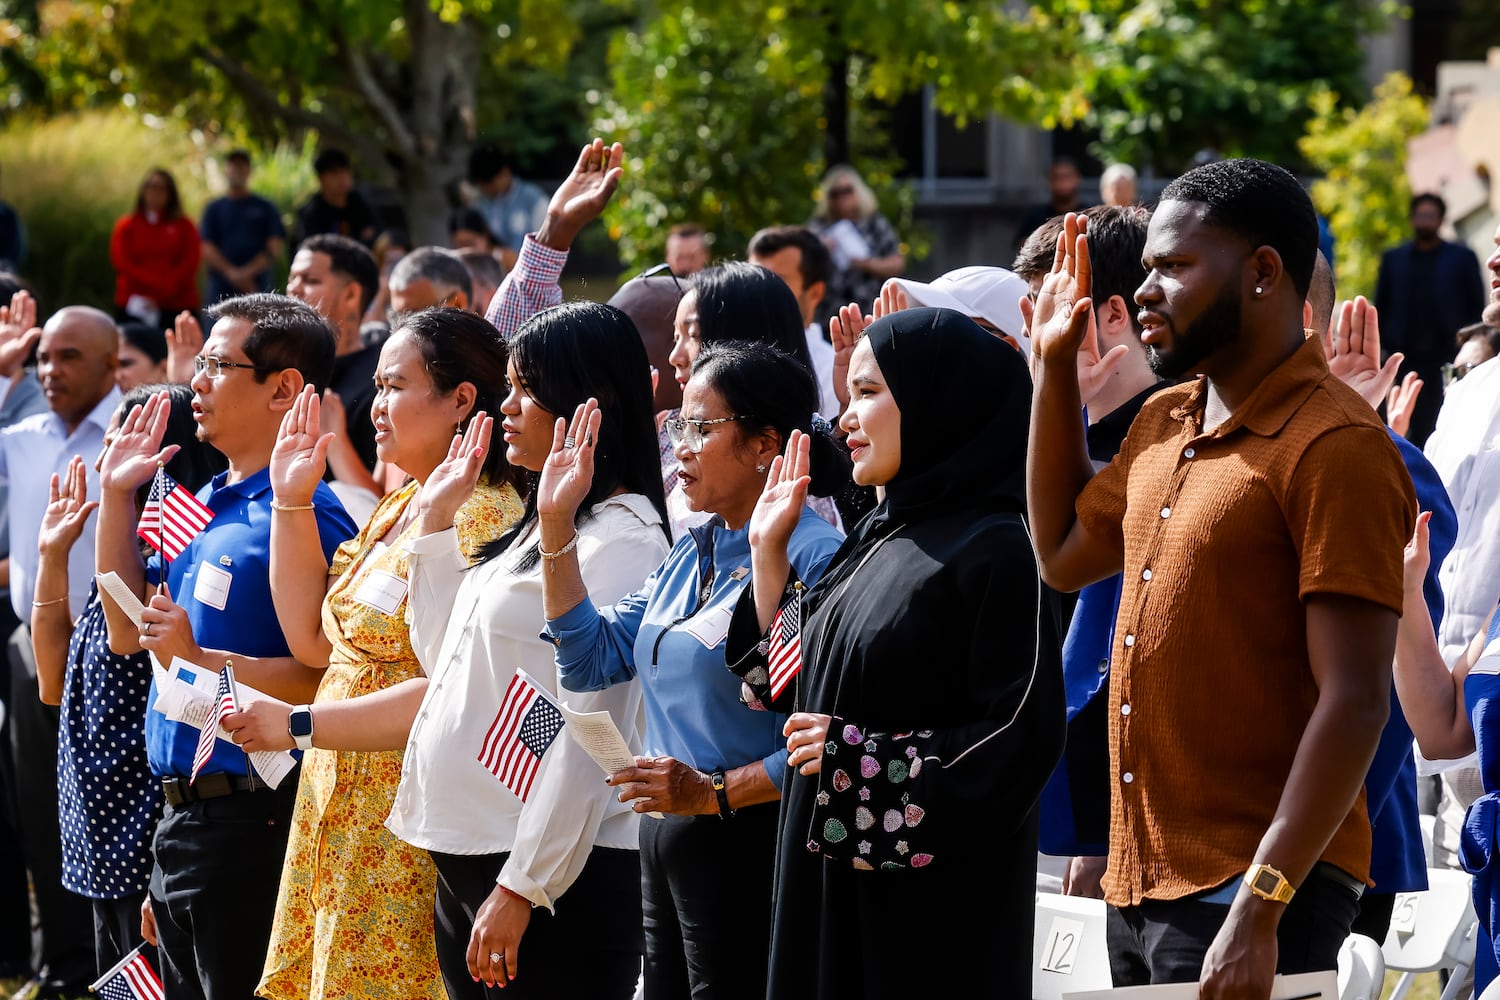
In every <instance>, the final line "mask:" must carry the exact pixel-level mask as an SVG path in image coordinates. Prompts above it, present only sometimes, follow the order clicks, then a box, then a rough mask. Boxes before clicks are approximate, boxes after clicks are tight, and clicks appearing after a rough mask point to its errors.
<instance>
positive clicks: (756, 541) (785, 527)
mask: <svg viewBox="0 0 1500 1000" xmlns="http://www.w3.org/2000/svg"><path fill="white" fill-rule="evenodd" d="M811 446H812V440H811V439H810V438H809V437H808V436H807V435H806V434H803V433H802V432H801V431H792V434H791V437H790V438H788V439H787V443H786V454H785V455H777V456H776V457H775V458H774V459H772V460H771V471H770V472H768V473H767V474H766V486H765V489H763V490H761V494H760V499H759V500H757V501H756V502H755V510H754V511H752V512H751V513H750V548H751V550H752V551H755V550H758V549H760V550H765V551H767V552H771V551H774V552H777V553H785V552H786V548H787V545H788V544H789V543H790V542H791V540H792V532H794V531H796V530H797V522H798V521H800V520H801V519H802V508H803V506H804V505H805V504H806V503H807V487H808V484H809V483H810V482H812V476H811V474H810V473H809V472H808V468H809V465H810V462H809V458H808V455H809V453H810V451H811Z"/></svg>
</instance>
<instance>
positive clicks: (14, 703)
mask: <svg viewBox="0 0 1500 1000" xmlns="http://www.w3.org/2000/svg"><path fill="white" fill-rule="evenodd" d="M27 300H29V296H26V299H25V300H23V299H22V298H21V296H17V299H15V300H13V301H12V305H13V306H20V307H21V308H20V311H21V312H23V313H24V312H26V310H27V309H29V310H30V312H31V315H34V314H35V306H34V304H29V302H28V304H26V305H23V304H22V303H23V301H27ZM6 318H7V320H10V319H12V317H9V316H7V317H6ZM29 326H30V324H29V322H16V323H11V322H7V323H5V324H3V325H0V345H3V346H0V351H4V350H6V349H7V348H9V350H10V352H12V353H14V352H16V351H19V352H20V353H21V354H22V355H23V356H24V353H25V350H26V348H27V347H29V339H30V336H31V333H30V330H29V329H28V327H29ZM119 336H120V335H119V331H118V330H117V329H116V327H115V324H114V320H112V319H110V318H109V316H107V315H105V314H104V313H102V312H100V311H99V310H97V309H90V308H87V307H84V306H70V307H68V308H66V309H61V310H59V311H58V312H56V313H55V314H53V316H52V318H51V319H49V320H47V323H46V325H45V326H44V327H43V328H42V334H41V340H40V341H39V342H38V344H37V368H36V375H37V381H38V382H39V383H40V384H41V387H42V392H43V393H44V395H45V396H46V399H47V410H46V411H45V412H42V413H37V414H34V415H33V416H30V417H27V418H26V419H24V420H22V421H20V422H18V423H15V424H12V425H11V426H10V427H7V428H5V429H4V431H0V485H4V484H8V485H9V487H10V498H9V502H8V511H7V513H8V515H9V517H8V520H9V538H10V557H9V559H8V560H5V561H4V562H3V563H0V565H4V566H5V567H6V568H7V570H8V573H9V577H10V599H11V605H12V607H13V608H14V609H15V613H16V615H17V617H19V618H20V620H21V622H22V623H23V624H22V625H21V626H20V627H19V628H17V629H16V631H15V632H14V634H13V635H12V636H11V638H10V643H9V650H8V651H9V660H10V668H11V670H10V675H11V681H10V691H11V696H10V730H11V732H10V736H11V745H10V746H8V747H6V748H5V752H6V753H10V752H11V750H12V748H13V749H14V752H15V771H14V774H15V782H16V796H17V804H18V806H19V809H18V812H19V819H20V833H21V844H22V854H23V855H24V857H25V860H26V867H27V868H28V869H29V870H30V871H31V882H32V886H33V891H34V892H35V895H36V902H37V911H38V913H39V915H40V917H41V931H42V934H41V944H42V949H41V962H40V965H41V968H40V969H39V971H38V973H37V977H36V979H35V980H33V983H34V984H35V986H36V996H38V997H51V996H76V995H77V994H79V993H81V992H83V987H84V986H86V985H87V984H88V982H89V979H90V978H91V976H92V974H93V973H94V972H95V971H96V970H95V968H94V949H93V940H92V936H91V930H92V928H93V915H92V912H91V906H90V904H89V903H88V901H87V900H85V899H84V898H83V897H81V896H77V895H74V894H73V893H71V892H68V891H67V890H65V889H64V888H63V887H62V853H61V846H60V845H61V836H60V834H59V832H58V812H57V766H56V765H57V728H58V710H57V709H56V708H53V707H50V706H47V705H43V704H42V703H41V700H40V697H39V695H38V692H37V677H36V662H35V660H34V658H33V656H32V652H31V630H30V629H29V628H28V627H27V625H25V624H24V623H26V622H29V621H31V605H32V601H33V600H34V599H35V598H36V593H35V590H36V575H37V565H38V555H37V534H38V532H39V531H40V529H41V526H42V516H43V515H44V514H45V513H46V510H47V502H48V482H49V479H50V474H51V473H57V474H59V475H64V474H66V471H67V467H68V461H69V460H70V459H71V458H72V457H73V456H74V455H81V456H83V459H84V463H85V466H86V469H87V473H88V489H89V493H90V495H97V493H98V489H99V479H98V476H97V474H96V473H95V472H94V470H93V460H94V458H95V456H97V455H98V454H99V452H100V450H101V449H102V448H103V447H104V434H105V431H106V430H107V429H108V427H109V420H110V417H111V415H112V414H113V413H114V411H115V408H116V407H118V406H119V405H120V391H119V389H118V388H116V387H115V370H116V368H117V367H118V364H119ZM94 527H95V526H94V525H93V524H92V523H91V522H87V521H86V522H85V523H84V526H83V534H82V535H81V536H80V540H79V542H78V544H76V545H74V546H73V550H72V552H71V554H70V556H69V559H68V568H69V572H68V580H69V584H70V593H69V594H68V597H67V602H68V605H69V609H70V611H71V613H72V615H73V617H77V615H79V614H81V613H82V612H83V606H84V604H86V603H87V601H88V594H89V580H90V578H91V577H92V575H93V572H94V564H93V545H92V542H93V533H94ZM48 596H49V597H50V596H51V595H48Z"/></svg>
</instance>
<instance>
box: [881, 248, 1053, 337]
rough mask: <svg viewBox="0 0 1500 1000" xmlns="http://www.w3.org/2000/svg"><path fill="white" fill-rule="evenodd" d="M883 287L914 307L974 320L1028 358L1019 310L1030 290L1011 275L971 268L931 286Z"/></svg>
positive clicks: (951, 273)
mask: <svg viewBox="0 0 1500 1000" xmlns="http://www.w3.org/2000/svg"><path fill="white" fill-rule="evenodd" d="M886 285H887V286H889V285H898V286H900V288H901V290H902V291H903V292H905V293H906V298H907V301H909V302H910V303H911V304H912V305H914V306H928V307H930V308H933V309H952V310H954V311H956V312H961V313H963V314H964V315H965V316H969V317H971V318H973V317H978V318H979V319H982V320H984V321H985V322H986V323H989V324H990V325H991V326H993V327H994V328H995V329H997V330H999V331H1000V332H1001V333H1003V334H1006V335H1007V336H1009V337H1010V338H1011V339H1013V340H1014V341H1015V342H1016V343H1017V344H1018V345H1019V346H1020V348H1021V353H1022V354H1023V355H1024V356H1026V357H1027V358H1030V357H1031V338H1029V337H1027V336H1026V327H1025V323H1024V322H1023V321H1022V319H1021V306H1020V301H1021V300H1022V299H1023V298H1025V297H1026V295H1027V293H1028V292H1030V290H1031V289H1030V287H1029V286H1028V285H1027V284H1026V282H1024V281H1022V280H1021V277H1020V275H1018V274H1016V273H1015V272H1014V271H1007V270H1006V269H1005V268H1003V267H984V266H982V265H975V266H973V267H961V268H959V269H958V270H956V271H949V272H948V273H947V274H945V275H943V276H942V277H940V278H936V279H934V280H933V282H932V283H931V284H924V283H922V282H920V281H910V280H908V279H906V278H892V279H891V280H890V281H887V282H886Z"/></svg>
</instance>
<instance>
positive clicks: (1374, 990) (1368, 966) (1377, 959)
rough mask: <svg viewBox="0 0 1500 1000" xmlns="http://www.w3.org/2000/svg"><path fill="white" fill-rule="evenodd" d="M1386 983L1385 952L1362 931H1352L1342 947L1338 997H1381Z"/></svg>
mask: <svg viewBox="0 0 1500 1000" xmlns="http://www.w3.org/2000/svg"><path fill="white" fill-rule="evenodd" d="M1384 987H1385V956H1384V955H1382V954H1381V953H1380V945H1378V944H1376V943H1375V941H1374V940H1373V939H1372V938H1367V937H1365V936H1364V935H1363V934H1351V935H1349V937H1348V939H1347V940H1345V941H1344V946H1343V947H1342V948H1340V949H1339V1000H1380V991H1381V990H1382V989H1383V988H1384Z"/></svg>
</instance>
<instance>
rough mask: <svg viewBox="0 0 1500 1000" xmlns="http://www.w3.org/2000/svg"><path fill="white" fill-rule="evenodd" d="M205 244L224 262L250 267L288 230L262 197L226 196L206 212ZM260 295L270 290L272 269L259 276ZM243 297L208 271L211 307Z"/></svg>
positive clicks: (212, 204) (203, 222)
mask: <svg viewBox="0 0 1500 1000" xmlns="http://www.w3.org/2000/svg"><path fill="white" fill-rule="evenodd" d="M198 232H199V234H200V235H201V236H202V237H203V241H204V242H205V243H212V244H213V245H214V246H216V247H218V249H219V253H221V254H223V255H224V259H225V260H227V261H229V263H231V264H233V265H234V266H235V267H239V266H240V265H242V264H248V263H249V262H250V261H252V260H254V259H255V257H256V255H257V254H259V253H260V252H261V251H263V250H265V249H266V244H267V243H269V242H270V241H271V240H272V239H273V238H276V239H286V227H285V226H283V225H282V224H281V213H280V212H278V211H277V210H276V206H275V205H273V204H271V203H270V202H269V201H267V200H266V199H264V198H262V197H260V196H259V195H254V194H247V195H245V196H244V197H243V198H233V197H229V196H227V195H226V196H225V197H223V198H215V199H214V200H213V201H211V202H209V203H208V207H207V208H205V209H204V210H203V221H202V224H201V225H200V226H199V227H198ZM260 286H261V291H265V292H268V291H270V290H271V269H270V268H267V269H266V270H264V271H262V272H261V273H260ZM242 294H244V293H243V292H241V291H240V290H239V289H238V288H236V287H234V286H233V285H231V284H230V283H229V282H228V281H227V280H225V279H224V278H223V277H222V276H221V275H220V274H219V272H217V271H215V270H214V269H213V268H211V267H210V268H209V269H208V304H209V305H213V304H214V303H215V302H218V301H219V300H220V299H224V298H230V297H233V296H235V295H242Z"/></svg>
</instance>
